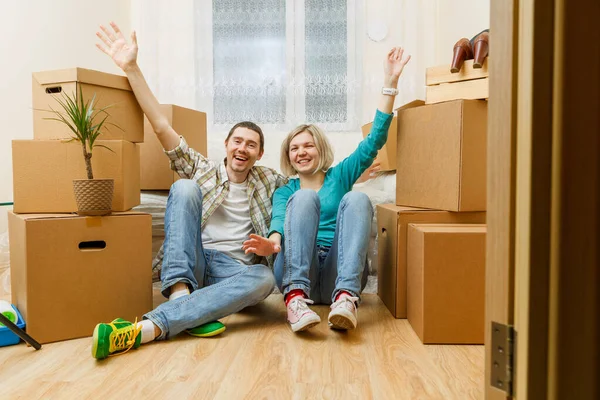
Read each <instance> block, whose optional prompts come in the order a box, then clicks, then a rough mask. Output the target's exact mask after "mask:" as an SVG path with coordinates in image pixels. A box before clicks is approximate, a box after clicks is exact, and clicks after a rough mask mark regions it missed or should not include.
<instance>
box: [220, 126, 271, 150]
mask: <svg viewBox="0 0 600 400" xmlns="http://www.w3.org/2000/svg"><path fill="white" fill-rule="evenodd" d="M237 128H248V129H250V130H251V131H254V132H256V133H258V136H259V137H260V152H261V153H262V152H263V150H264V149H265V136H264V135H263V132H262V129H260V126H258V125H256V124H255V123H254V122H250V121H242V122H238V123H237V124H235V125H234V126H233V128H231V130H230V131H229V134H228V135H227V138H226V139H225V141H226V142H227V141H228V140H229V138H230V137H231V135H232V134H233V132H234V131H235V130H236V129H237Z"/></svg>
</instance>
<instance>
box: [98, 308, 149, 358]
mask: <svg viewBox="0 0 600 400" xmlns="http://www.w3.org/2000/svg"><path fill="white" fill-rule="evenodd" d="M136 327H137V319H136V321H135V322H134V323H133V324H132V323H131V322H129V321H125V320H124V319H122V318H117V319H115V320H114V321H112V322H110V323H108V324H98V325H96V328H94V338H93V342H92V357H94V358H97V359H98V360H101V359H103V358H106V357H109V356H113V355H119V354H123V353H125V352H127V351H128V350H129V349H131V348H132V347H133V348H134V349H137V348H138V347H140V345H141V344H142V335H141V332H142V328H141V327H138V328H136ZM113 353H114V354H113Z"/></svg>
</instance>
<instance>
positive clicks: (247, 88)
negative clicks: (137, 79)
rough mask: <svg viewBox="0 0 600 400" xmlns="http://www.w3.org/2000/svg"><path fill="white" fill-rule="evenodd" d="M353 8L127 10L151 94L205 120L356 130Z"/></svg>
mask: <svg viewBox="0 0 600 400" xmlns="http://www.w3.org/2000/svg"><path fill="white" fill-rule="evenodd" d="M356 7H357V6H356V2H355V1H354V0H350V1H346V0H293V1H292V0H287V1H286V0H215V1H210V0H195V1H194V0H178V1H177V2H166V1H161V0H144V1H141V0H139V1H135V0H134V1H133V2H132V10H133V12H132V16H133V26H134V27H136V26H137V27H138V29H139V31H140V55H139V57H140V64H141V65H142V66H143V70H144V72H145V73H146V75H147V78H148V80H149V82H150V83H151V87H152V88H153V89H155V91H156V95H157V97H159V99H160V100H161V101H162V102H174V101H175V99H176V100H177V103H179V104H181V103H182V101H184V102H185V104H186V106H188V107H192V108H196V109H201V110H203V111H206V112H207V114H208V122H209V127H212V128H214V129H216V130H223V129H225V128H226V127H230V126H231V125H232V124H234V123H236V122H239V121H241V120H251V121H255V122H258V123H260V124H261V126H265V128H266V129H267V130H268V129H275V130H289V129H292V128H293V127H295V126H296V125H298V124H301V123H306V122H310V123H319V124H320V125H321V126H322V127H323V128H324V129H326V130H334V131H347V130H354V131H356V130H358V129H359V128H360V118H359V116H360V115H361V114H360V109H361V106H362V103H361V98H360V84H359V81H360V80H358V79H357V73H359V72H360V65H361V60H360V51H359V50H360V46H359V45H358V44H359V43H360V41H359V39H358V38H357V37H356V29H355V24H356V22H355V18H356V11H355V9H356ZM171 99H173V100H171ZM181 105H184V104H181Z"/></svg>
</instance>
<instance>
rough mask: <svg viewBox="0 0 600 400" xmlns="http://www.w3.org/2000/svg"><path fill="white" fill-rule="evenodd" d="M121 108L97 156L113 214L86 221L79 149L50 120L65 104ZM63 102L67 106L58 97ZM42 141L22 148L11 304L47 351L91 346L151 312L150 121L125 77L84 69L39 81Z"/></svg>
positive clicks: (38, 135) (97, 173)
mask: <svg viewBox="0 0 600 400" xmlns="http://www.w3.org/2000/svg"><path fill="white" fill-rule="evenodd" d="M79 88H81V90H82V93H83V97H84V101H87V100H88V99H90V98H91V97H92V96H93V95H94V94H95V95H96V100H97V103H96V104H97V107H98V108H101V107H104V106H106V105H109V104H112V106H111V107H110V108H109V109H108V112H109V114H110V117H109V118H108V119H107V123H111V124H115V125H117V126H118V127H119V128H120V129H117V128H112V129H110V126H109V130H107V131H104V132H103V133H102V134H101V135H100V136H99V138H98V141H97V142H96V144H100V145H101V146H105V147H107V148H109V149H111V150H112V151H109V150H107V149H106V148H103V147H96V148H95V149H94V152H93V157H92V166H93V171H94V178H112V179H114V198H113V204H112V210H113V213H112V214H110V215H108V216H103V217H84V216H78V215H77V214H75V213H74V212H75V211H77V206H76V204H75V198H74V194H73V184H72V181H73V179H85V178H87V175H86V169H85V165H84V158H83V154H82V150H81V144H80V143H79V142H73V141H72V142H69V141H68V139H70V138H71V135H70V131H69V129H68V127H67V126H65V125H64V124H62V123H60V122H56V121H52V120H49V119H47V118H49V117H52V114H51V113H49V112H47V111H46V110H50V109H54V110H61V108H60V106H59V105H58V104H57V100H56V96H61V95H62V94H67V95H69V96H73V95H74V94H76V93H77V95H79ZM59 98H60V97H59ZM33 109H34V111H33V128H34V139H33V140H15V141H13V149H12V150H13V153H12V155H13V192H14V212H13V213H9V235H10V257H11V262H10V266H11V293H12V302H13V303H14V304H15V305H16V306H17V308H18V309H19V310H20V312H21V314H22V315H23V317H24V318H25V321H26V324H27V331H28V332H29V334H30V335H31V336H33V337H34V338H35V339H36V340H38V341H39V342H40V343H47V342H54V341H58V340H65V339H72V338H77V337H84V336H90V335H91V334H92V331H93V329H94V326H95V324H96V323H98V322H104V321H110V320H112V319H114V318H117V317H122V318H127V319H131V320H133V319H134V318H136V317H138V318H141V316H142V315H143V313H145V312H147V311H149V310H150V309H151V308H152V284H151V218H150V215H148V214H144V213H139V212H131V211H128V210H130V209H131V208H132V207H135V206H137V205H138V204H139V203H140V149H139V145H138V143H140V142H142V141H143V138H144V132H143V115H142V111H141V109H140V107H139V104H138V103H137V101H136V99H135V96H134V94H133V92H132V90H131V87H130V86H129V82H128V80H127V78H126V77H123V76H118V75H112V74H107V73H102V72H97V71H91V70H86V69H81V68H74V69H67V70H59V71H47V72H40V73H34V74H33Z"/></svg>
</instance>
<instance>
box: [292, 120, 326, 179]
mask: <svg viewBox="0 0 600 400" xmlns="http://www.w3.org/2000/svg"><path fill="white" fill-rule="evenodd" d="M303 132H308V133H310V134H311V136H312V137H313V139H314V141H315V147H316V148H317V152H318V153H319V156H320V160H319V165H317V169H316V170H315V172H317V171H323V172H325V171H327V170H328V169H329V167H331V164H333V150H332V149H331V144H329V140H327V136H325V133H323V131H322V130H321V129H320V128H319V127H318V126H316V125H300V126H298V127H296V129H294V130H293V131H291V132H290V133H289V134H288V135H287V137H286V138H285V140H284V141H283V143H281V156H280V157H281V159H280V166H281V172H282V173H283V174H284V175H285V176H292V175H296V174H297V173H298V171H296V169H295V168H294V167H293V166H292V163H291V162H290V143H291V142H292V139H294V138H295V137H296V136H297V135H299V134H301V133H303Z"/></svg>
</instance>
